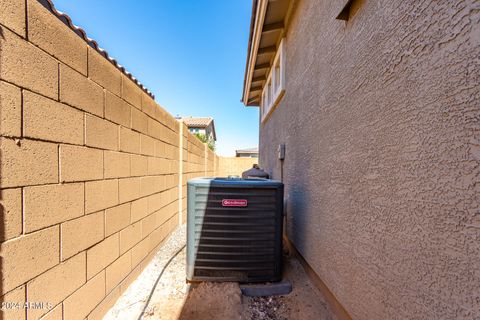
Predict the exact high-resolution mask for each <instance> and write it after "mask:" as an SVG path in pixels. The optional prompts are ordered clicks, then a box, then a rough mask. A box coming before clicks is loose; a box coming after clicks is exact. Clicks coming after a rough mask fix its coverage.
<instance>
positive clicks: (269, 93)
mask: <svg viewBox="0 0 480 320" xmlns="http://www.w3.org/2000/svg"><path fill="white" fill-rule="evenodd" d="M284 47H285V45H284V40H283V39H282V41H281V42H280V45H279V46H278V50H277V54H276V55H275V59H273V65H272V67H271V68H270V72H269V73H268V77H267V82H266V83H265V86H264V87H263V92H262V100H261V104H262V105H261V107H260V110H261V111H260V112H261V114H262V117H261V118H262V122H263V121H265V119H267V117H268V116H269V115H270V114H271V113H272V112H273V110H274V109H275V107H276V106H277V105H278V103H279V102H280V100H281V99H282V97H283V94H284V93H285V48H284Z"/></svg>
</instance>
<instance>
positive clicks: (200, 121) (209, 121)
mask: <svg viewBox="0 0 480 320" xmlns="http://www.w3.org/2000/svg"><path fill="white" fill-rule="evenodd" d="M181 119H182V120H183V123H185V124H186V125H187V127H189V128H206V127H208V126H209V125H212V134H213V139H214V140H215V141H216V140H217V135H216V133H215V122H214V121H213V118H212V117H185V118H181Z"/></svg>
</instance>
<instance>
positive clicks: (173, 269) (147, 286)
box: [104, 226, 335, 320]
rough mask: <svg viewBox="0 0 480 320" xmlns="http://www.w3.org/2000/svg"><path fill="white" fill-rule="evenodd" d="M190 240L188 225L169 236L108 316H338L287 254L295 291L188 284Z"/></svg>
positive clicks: (301, 319) (303, 319)
mask: <svg viewBox="0 0 480 320" xmlns="http://www.w3.org/2000/svg"><path fill="white" fill-rule="evenodd" d="M185 240H186V229H185V226H183V227H180V228H179V229H177V230H176V231H175V232H174V233H173V234H172V235H171V236H170V238H169V239H168V240H167V241H166V242H165V244H164V245H163V246H162V248H161V250H160V251H159V252H158V253H157V254H156V255H155V257H154V258H153V260H152V262H151V263H150V264H149V265H148V266H147V268H145V270H144V271H143V272H142V273H141V275H140V276H139V278H138V279H137V280H135V281H134V282H133V283H132V284H131V285H130V287H129V288H128V289H127V291H125V293H124V294H123V295H122V297H121V298H120V299H119V300H118V301H117V303H116V304H115V305H114V306H113V308H112V309H111V310H110V311H109V312H108V313H107V315H106V316H105V318H104V319H107V320H113V319H115V320H120V319H121V320H130V319H131V320H136V319H148V320H154V319H155V320H156V319H160V320H173V319H181V320H204V319H205V320H207V319H208V320H225V319H227V320H235V319H238V320H243V319H249V320H287V319H288V320H290V319H292V320H335V317H334V316H333V314H332V313H331V312H330V309H329V307H328V305H327V303H326V302H325V299H324V297H323V296H322V295H321V293H320V292H319V291H318V290H317V289H316V288H315V287H314V286H313V285H312V284H311V283H310V281H309V279H308V277H307V275H306V274H305V271H304V270H303V267H302V266H301V264H300V262H299V261H298V260H297V259H295V258H294V257H289V256H287V255H286V256H285V257H284V258H285V259H284V269H285V270H284V271H285V272H284V278H286V279H288V280H289V281H290V282H291V283H292V286H293V291H292V292H291V293H290V294H289V295H286V296H271V297H255V298H251V297H244V296H242V294H241V291H240V287H239V286H238V284H237V283H213V282H210V283H207V282H205V283H201V284H199V285H197V286H195V287H191V286H190V285H187V283H186V282H185V261H186V250H185ZM162 272H163V273H162ZM160 275H161V276H160ZM159 276H160V278H159ZM157 281H158V282H157ZM152 288H154V290H153V293H152V295H151V296H150V294H151V292H152Z"/></svg>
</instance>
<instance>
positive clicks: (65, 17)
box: [37, 0, 155, 99]
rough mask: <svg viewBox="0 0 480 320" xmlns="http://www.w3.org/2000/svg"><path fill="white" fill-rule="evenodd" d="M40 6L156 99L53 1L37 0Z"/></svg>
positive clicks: (153, 96) (153, 97)
mask: <svg viewBox="0 0 480 320" xmlns="http://www.w3.org/2000/svg"><path fill="white" fill-rule="evenodd" d="M37 1H38V2H39V3H40V4H42V5H43V6H44V7H45V8H47V10H49V11H50V12H51V13H53V14H54V15H55V16H56V17H57V18H58V19H59V20H60V21H62V22H63V23H64V24H65V25H66V26H67V27H69V28H70V29H71V30H72V31H73V32H75V33H76V34H77V35H78V36H79V37H80V38H82V39H83V40H84V41H85V42H86V43H87V44H88V45H89V46H90V47H92V48H93V49H94V50H95V51H97V52H98V53H100V55H102V56H103V57H104V58H105V59H107V60H108V61H110V63H112V64H113V65H114V66H115V67H116V68H117V69H119V70H120V71H121V72H122V73H123V74H125V75H126V76H127V77H128V78H130V79H131V80H132V81H133V82H134V83H135V84H136V85H137V86H139V87H140V89H142V90H143V91H144V92H145V93H147V94H148V95H149V96H150V97H152V99H155V95H154V94H153V93H152V92H150V90H148V89H147V88H145V87H144V86H143V84H141V83H140V81H138V80H137V79H136V78H135V77H134V76H133V75H132V74H131V73H130V72H128V71H127V70H126V69H125V68H124V67H123V66H121V65H120V64H119V63H118V62H117V61H116V60H115V59H113V58H112V57H110V56H109V55H108V52H107V51H106V50H104V49H102V48H100V47H99V45H98V43H97V42H96V41H95V40H93V39H91V38H89V37H88V36H87V34H86V32H85V30H83V29H82V28H80V27H78V26H76V25H74V24H73V22H72V19H71V18H70V17H69V16H68V15H67V14H65V13H63V12H60V11H58V10H57V9H56V8H55V5H54V4H53V2H52V1H51V0H37Z"/></svg>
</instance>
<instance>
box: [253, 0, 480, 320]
mask: <svg viewBox="0 0 480 320" xmlns="http://www.w3.org/2000/svg"><path fill="white" fill-rule="evenodd" d="M345 2H346V1H319V0H318V1H317V0H301V1H298V5H297V8H296V10H295V12H294V14H293V18H292V20H291V25H290V27H289V30H288V32H287V36H286V57H287V60H286V93H285V96H284V97H283V100H282V101H281V103H280V105H279V106H278V108H277V109H276V110H275V111H274V112H273V114H272V116H271V118H270V119H269V120H268V121H267V122H266V123H265V124H263V125H261V128H260V164H261V165H262V166H263V167H265V168H266V169H267V171H269V172H270V173H272V174H273V177H274V178H280V176H281V163H280V161H278V160H277V157H276V148H277V146H278V144H280V143H285V144H286V158H285V161H284V164H283V166H284V174H283V180H284V182H285V185H286V189H285V190H286V196H287V197H288V200H287V201H288V204H287V215H288V217H287V229H288V236H289V237H290V238H291V239H292V240H293V242H294V244H295V246H296V247H297V248H298V249H299V251H300V252H301V254H302V255H303V256H304V257H305V258H306V260H307V261H308V263H309V264H310V265H311V266H312V268H313V269H314V270H315V271H316V272H317V274H318V275H319V276H320V278H321V279H322V280H323V281H324V282H325V283H326V285H327V286H328V287H329V289H330V290H331V291H332V293H333V294H334V295H335V296H336V298H337V299H338V300H339V301H340V303H341V304H342V305H343V306H344V307H345V308H346V309H347V311H348V312H349V313H350V315H351V316H352V317H353V318H354V319H368V320H374V319H382V320H383V319H476V318H479V317H480V286H479V284H480V241H479V240H480V211H479V208H480V201H479V194H480V188H479V187H480V184H479V182H480V166H479V161H480V106H479V98H480V91H479V87H480V60H479V57H480V30H479V28H478V25H479V22H480V21H479V19H480V15H479V6H478V3H476V4H475V3H474V1H473V0H470V1H440V2H439V1H354V7H353V10H352V11H353V16H352V17H351V19H350V21H348V22H346V23H345V22H344V21H339V20H335V18H334V17H335V16H336V15H337V14H338V13H339V12H340V10H341V8H342V5H343V4H344V3H345Z"/></svg>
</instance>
